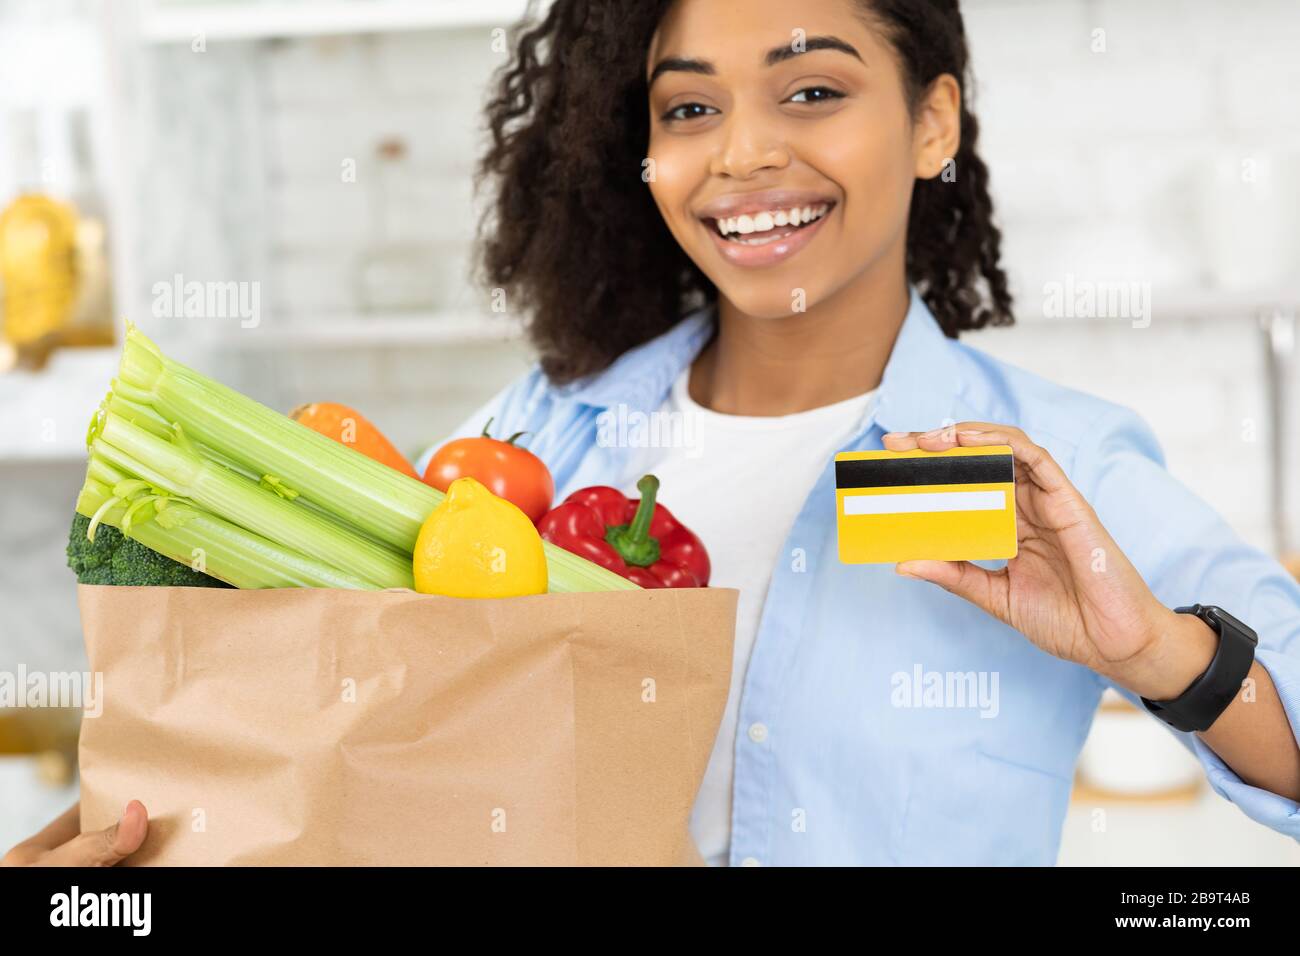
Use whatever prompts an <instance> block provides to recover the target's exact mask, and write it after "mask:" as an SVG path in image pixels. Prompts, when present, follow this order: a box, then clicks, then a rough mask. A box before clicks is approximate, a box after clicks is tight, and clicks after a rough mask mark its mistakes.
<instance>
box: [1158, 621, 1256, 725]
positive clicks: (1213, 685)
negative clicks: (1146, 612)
mask: <svg viewBox="0 0 1300 956" xmlns="http://www.w3.org/2000/svg"><path fill="white" fill-rule="evenodd" d="M1174 611H1175V612H1176V613H1178V614H1193V615H1195V616H1196V617H1199V618H1200V619H1201V620H1202V621H1204V622H1205V623H1206V624H1207V625H1208V626H1209V627H1210V629H1211V630H1213V631H1214V632H1215V633H1216V634H1218V635H1219V647H1218V650H1217V651H1216V652H1215V655H1214V659H1213V660H1212V661H1210V666H1209V667H1207V668H1206V669H1205V672H1204V673H1203V674H1201V676H1199V677H1198V678H1196V680H1194V681H1192V683H1191V684H1190V685H1189V686H1188V688H1187V689H1186V690H1185V691H1183V693H1182V694H1180V695H1179V696H1178V697H1176V698H1174V699H1173V700H1165V701H1154V700H1148V699H1147V698H1145V697H1143V698H1142V703H1143V705H1144V706H1145V707H1146V709H1147V710H1149V711H1150V712H1151V713H1153V714H1155V715H1156V716H1157V717H1159V718H1160V719H1161V720H1163V721H1164V722H1165V723H1167V724H1169V725H1170V726H1171V727H1173V728H1175V729H1176V730H1181V731H1185V732H1189V733H1190V732H1194V731H1204V730H1208V729H1209V728H1210V727H1211V726H1212V725H1213V724H1214V722H1215V721H1216V720H1218V719H1219V715H1220V714H1222V713H1223V712H1224V711H1225V710H1227V709H1228V707H1229V705H1231V704H1232V701H1233V699H1234V698H1235V697H1236V696H1237V692H1238V691H1239V690H1241V684H1242V681H1244V680H1245V679H1246V675H1247V674H1249V673H1250V668H1251V665H1252V664H1253V663H1254V661H1255V646H1256V645H1257V644H1258V643H1259V637H1258V635H1256V634H1255V632H1254V631H1253V630H1251V628H1249V627H1248V626H1246V625H1245V624H1243V623H1242V622H1241V621H1239V620H1237V619H1236V618H1235V617H1233V616H1232V615H1231V614H1229V613H1228V612H1227V611H1225V610H1223V609H1222V608H1219V607H1214V606H1213V605H1201V604H1193V605H1190V606H1188V607H1176V608H1174Z"/></svg>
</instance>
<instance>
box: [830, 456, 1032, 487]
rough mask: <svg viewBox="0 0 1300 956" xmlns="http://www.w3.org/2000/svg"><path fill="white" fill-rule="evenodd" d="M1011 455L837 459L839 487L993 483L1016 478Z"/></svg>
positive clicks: (836, 475)
mask: <svg viewBox="0 0 1300 956" xmlns="http://www.w3.org/2000/svg"><path fill="white" fill-rule="evenodd" d="M1011 462H1012V457H1011V456H1010V455H954V456H951V457H947V456H936V457H933V458H930V457H927V458H854V459H850V460H848V461H837V462H836V463H835V487H836V488H897V487H901V486H904V485H989V484H997V483H1001V482H1008V481H1014V480H1015V473H1014V471H1013V470H1012V464H1011Z"/></svg>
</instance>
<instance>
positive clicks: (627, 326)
mask: <svg viewBox="0 0 1300 956" xmlns="http://www.w3.org/2000/svg"><path fill="white" fill-rule="evenodd" d="M854 2H857V3H859V4H860V5H861V6H862V8H863V13H864V15H866V16H867V17H868V18H869V19H870V21H871V22H873V23H874V24H875V25H876V26H877V27H878V28H879V29H880V30H881V31H882V34H883V35H884V36H885V37H886V39H887V40H888V41H889V42H890V43H891V45H892V46H893V48H894V50H895V51H896V53H897V55H898V58H899V62H900V63H901V65H902V68H903V74H904V88H905V90H906V92H907V95H908V98H909V106H910V108H911V109H912V110H913V112H915V111H916V110H917V108H918V107H919V105H920V102H921V100H922V97H923V96H924V94H925V92H926V91H927V89H928V88H929V86H930V84H931V83H932V82H933V81H934V80H935V79H936V78H937V77H939V76H941V75H943V74H945V73H946V74H951V75H952V76H954V77H955V78H956V79H957V80H958V81H959V82H960V83H961V84H962V88H963V93H962V108H961V146H960V149H959V151H958V154H957V155H956V156H955V157H953V158H954V160H955V167H956V173H957V175H956V178H955V181H951V182H949V181H944V180H943V178H942V177H941V178H937V179H932V180H918V181H917V183H916V186H915V189H914V192H913V197H912V206H911V210H910V213H909V221H908V234H907V273H908V279H909V281H911V282H912V283H913V284H915V285H916V287H917V289H918V291H919V292H920V294H921V296H922V298H923V299H924V300H925V302H926V304H927V305H928V306H929V307H930V311H931V312H932V313H933V314H934V317H935V319H936V320H937V321H938V323H939V325H940V327H941V328H942V329H943V331H944V334H946V335H948V336H951V337H954V338H955V337H956V336H957V334H958V333H959V332H962V331H965V330H968V329H977V328H982V327H984V326H986V325H1009V324H1011V322H1012V314H1011V305H1012V302H1011V294H1010V292H1009V291H1008V289H1007V279H1006V276H1005V274H1004V273H1003V271H1002V268H1001V266H1000V264H999V255H1000V246H1001V239H1002V237H1001V233H1000V232H999V230H998V229H997V227H996V226H995V225H994V221H993V203H992V200H991V199H990V197H989V189H988V182H989V173H988V168H987V167H986V166H985V165H984V162H983V160H981V159H980V157H979V154H978V152H977V151H976V145H977V140H978V137H979V124H978V123H977V121H976V119H975V117H974V116H973V115H972V113H971V112H970V109H969V108H968V103H967V100H968V99H969V96H968V93H967V92H966V90H967V86H968V78H967V62H968V51H967V45H966V32H965V25H964V23H963V21H962V15H961V10H960V8H959V6H958V2H957V0H854ZM535 3H536V0H530V2H529V13H528V15H527V16H526V17H525V26H524V27H523V28H522V29H521V30H519V31H518V32H517V34H516V37H515V41H514V43H513V48H512V49H511V51H510V59H509V60H508V62H507V63H505V64H504V65H503V66H502V67H501V68H499V69H498V71H497V73H496V74H495V76H494V78H493V84H492V89H491V91H490V95H489V98H488V103H487V125H488V132H489V133H490V142H489V145H488V148H487V151H486V153H485V154H484V155H483V156H482V158H481V159H480V160H479V164H478V167H477V170H476V172H477V177H476V178H477V183H476V185H477V187H478V188H481V187H482V186H483V185H484V184H485V183H491V184H493V185H495V187H496V189H495V194H494V196H493V199H492V202H491V204H490V205H489V206H488V208H487V209H486V211H485V213H484V216H483V219H482V220H481V222H480V223H479V231H478V236H477V242H476V246H477V250H476V259H477V263H478V278H479V280H480V281H482V282H484V284H485V285H487V286H488V287H492V288H497V289H501V290H504V292H505V294H506V296H507V297H508V298H509V299H510V300H513V301H522V302H526V303H527V306H526V311H527V312H528V313H529V321H528V330H529V336H530V338H531V340H532V343H533V345H534V346H535V347H536V348H537V350H538V352H539V355H540V359H541V366H542V370H543V371H544V372H545V373H546V375H547V377H548V378H549V379H550V380H551V381H552V382H555V383H557V384H559V383H566V382H570V381H573V380H575V379H579V378H583V377H585V376H588V375H591V374H593V373H595V372H598V371H600V370H602V369H604V368H606V367H607V366H608V365H609V364H610V363H611V362H613V361H614V360H615V359H616V358H618V356H620V355H621V354H623V353H624V352H626V351H627V350H628V349H630V348H633V347H634V346H637V345H640V344H641V343H643V342H646V341H649V340H650V339H652V338H654V337H655V336H657V335H659V334H661V333H662V332H664V331H666V330H667V329H669V328H671V327H672V325H673V324H674V323H676V322H677V321H678V320H679V319H680V318H681V316H682V315H683V314H684V313H685V312H687V311H689V310H691V309H693V308H697V307H699V306H701V305H705V304H709V303H712V302H714V301H716V299H717V289H716V288H715V287H714V285H713V283H712V282H711V281H710V280H709V279H708V278H707V277H706V276H705V275H704V273H703V272H701V271H700V269H699V268H698V267H697V266H696V265H695V264H694V263H693V262H692V261H691V259H690V258H689V257H688V256H687V255H686V253H685V252H684V251H683V250H682V249H681V247H680V246H679V245H678V244H677V241H676V240H675V239H674V238H673V236H672V233H670V232H669V230H668V227H667V225H665V223H664V221H663V218H662V216H661V215H660V214H659V210H658V208H657V207H656V206H655V204H654V201H653V198H652V197H651V194H650V190H649V188H648V186H647V185H646V183H645V182H643V180H642V177H641V175H640V171H641V169H642V165H643V160H644V159H645V157H646V152H647V149H648V146H649V135H650V130H649V125H648V118H647V110H646V102H647V97H648V91H647V87H646V78H645V56H646V52H647V51H648V50H649V46H650V41H651V38H652V37H653V35H654V31H655V29H656V28H657V27H658V25H659V22H660V19H661V18H662V16H663V15H664V13H665V12H666V11H667V9H668V8H669V6H670V5H671V3H672V0H554V3H553V4H552V5H551V6H550V8H549V9H548V10H547V11H546V15H545V17H544V18H542V19H541V20H540V22H539V21H538V19H537V16H536V11H535ZM981 283H982V284H983V286H984V287H985V289H984V291H981Z"/></svg>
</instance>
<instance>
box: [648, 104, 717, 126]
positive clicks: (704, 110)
mask: <svg viewBox="0 0 1300 956" xmlns="http://www.w3.org/2000/svg"><path fill="white" fill-rule="evenodd" d="M716 112H718V111H717V110H716V109H714V108H713V107H712V106H705V105H704V104H703V103H683V104H682V105H681V106H674V107H673V108H672V109H670V110H669V111H668V112H667V113H665V114H664V115H663V116H661V117H660V119H662V120H663V121H664V122H665V123H672V122H676V121H679V120H688V119H695V118H697V117H700V116H709V115H711V114H713V113H716Z"/></svg>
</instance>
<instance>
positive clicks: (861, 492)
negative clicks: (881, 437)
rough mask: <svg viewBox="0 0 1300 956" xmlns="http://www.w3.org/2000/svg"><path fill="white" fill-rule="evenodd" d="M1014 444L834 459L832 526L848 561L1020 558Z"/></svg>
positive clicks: (850, 454) (863, 453) (860, 453)
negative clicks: (1017, 542) (1018, 552)
mask: <svg viewBox="0 0 1300 956" xmlns="http://www.w3.org/2000/svg"><path fill="white" fill-rule="evenodd" d="M1015 480H1016V479H1015V468H1014V459H1013V458H1012V454H1011V446H1010V445H989V446H986V447H982V448H952V449H949V450H948V451H920V450H917V451H849V452H841V453H840V454H838V455H836V456H835V527H836V532H837V534H838V536H839V545H840V561H842V562H843V563H845V564H874V563H885V562H888V563H891V564H892V563H894V562H897V561H915V560H934V561H986V560H987V561H992V560H997V559H1000V558H1014V557H1015V556H1016V484H1015Z"/></svg>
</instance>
